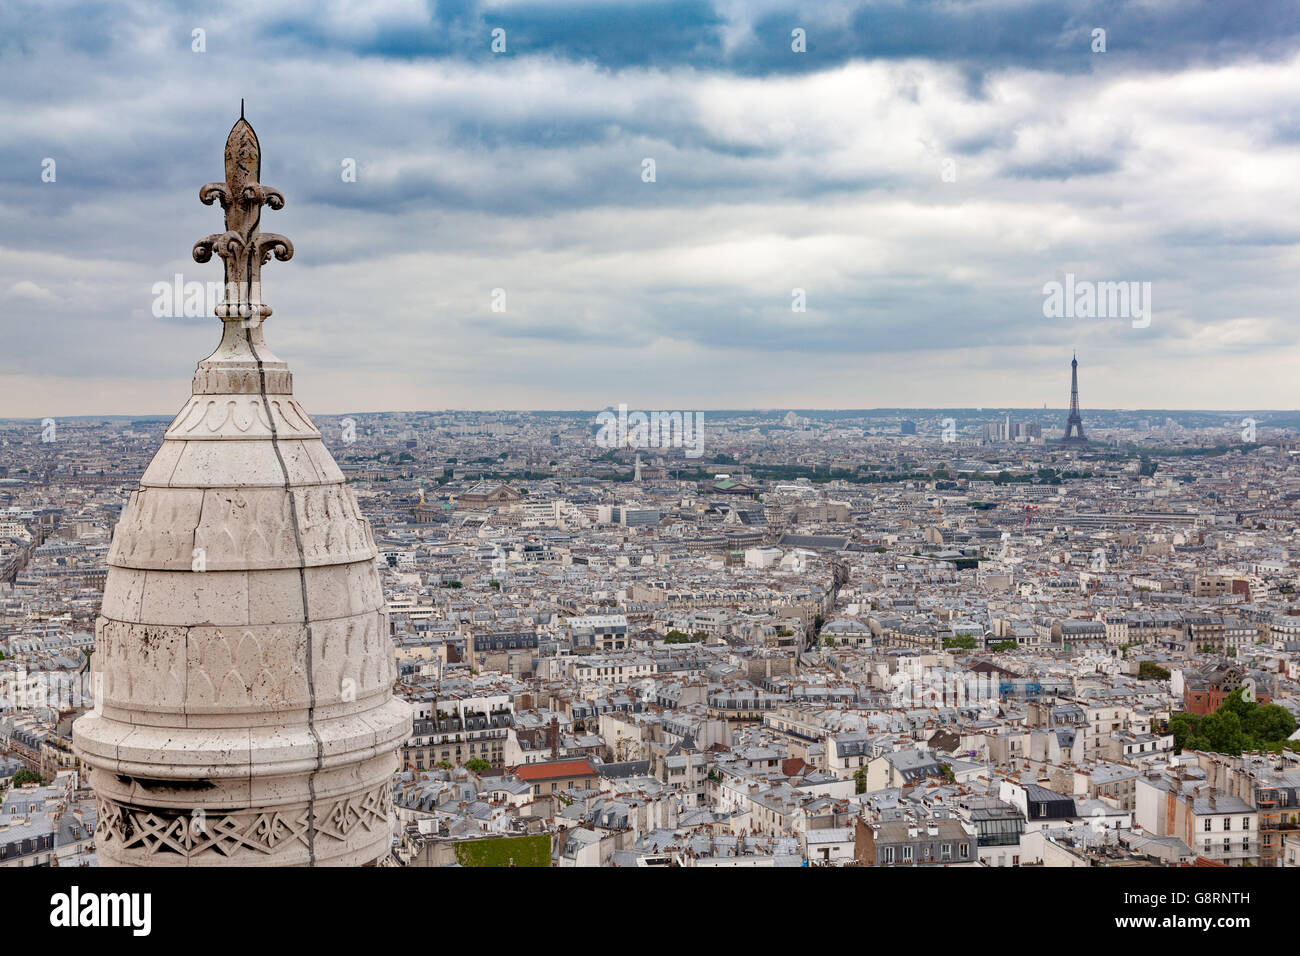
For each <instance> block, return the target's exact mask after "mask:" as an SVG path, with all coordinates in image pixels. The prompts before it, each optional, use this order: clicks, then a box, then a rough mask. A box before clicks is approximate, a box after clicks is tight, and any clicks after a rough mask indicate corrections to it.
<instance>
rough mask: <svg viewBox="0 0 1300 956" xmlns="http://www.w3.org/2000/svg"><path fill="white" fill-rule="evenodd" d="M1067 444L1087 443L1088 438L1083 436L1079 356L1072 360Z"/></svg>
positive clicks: (1065, 441) (1062, 441)
mask: <svg viewBox="0 0 1300 956" xmlns="http://www.w3.org/2000/svg"><path fill="white" fill-rule="evenodd" d="M1061 443H1062V444H1065V445H1086V444H1088V439H1087V438H1085V437H1084V436H1083V416H1082V415H1080V414H1079V357H1078V356H1077V355H1076V356H1075V357H1074V358H1073V359H1072V360H1071V362H1070V417H1069V418H1067V419H1066V420H1065V437H1064V438H1062V439H1061Z"/></svg>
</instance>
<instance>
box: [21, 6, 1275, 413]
mask: <svg viewBox="0 0 1300 956" xmlns="http://www.w3.org/2000/svg"><path fill="white" fill-rule="evenodd" d="M198 29H201V30H202V31H204V32H203V34H202V35H201V38H202V43H199V42H198V41H196V39H195V32H194V31H195V30H198ZM1098 29H1102V30H1104V31H1105V36H1104V41H1105V52H1096V51H1095V50H1094V47H1096V46H1098V41H1097V39H1096V38H1095V36H1094V31H1095V30H1098ZM494 30H503V31H504V34H503V35H502V34H498V37H502V36H503V38H504V43H505V51H504V52H494V51H493V49H492V44H493V31H494ZM796 30H801V31H803V34H802V35H803V37H805V40H804V43H805V45H806V50H805V51H803V52H797V51H795V50H794V49H792V46H796V45H798V43H797V42H796V40H795V39H792V34H793V31H796ZM199 45H201V46H203V47H204V49H203V50H202V51H199V52H196V50H195V49H194V47H195V46H199ZM1298 76H1300V17H1298V16H1297V15H1296V7H1295V5H1294V4H1293V3H1291V2H1285V0H1283V2H1276V3H1254V2H1250V0H1238V2H1233V3H1223V2H1221V0H1207V2H1190V0H1142V2H1133V3H1117V2H1113V0H1112V2H1086V0H1085V2H1076V3H1070V4H1062V3H1059V2H1058V0H972V2H938V0H935V2H918V3H902V2H890V0H885V2H877V0H858V2H847V0H846V2H841V0H830V2H820V3H815V4H802V5H801V4H797V3H792V2H782V0H628V2H615V0H577V2H570V3H542V2H482V3H477V2H472V0H455V2H436V3H435V2H423V0H373V2H365V0H357V2H328V0H304V2H274V3H272V2H264V0H263V2H255V3H221V4H213V3H195V4H177V3H169V2H161V0H159V2H127V3H121V2H118V3H85V2H70V3H63V4H58V5H50V4H47V3H43V2H30V3H29V2H25V0H7V2H5V3H4V4H3V5H0V130H3V132H0V293H3V294H2V295H0V331H2V332H3V335H2V336H0V416H3V417H44V416H56V417H57V416H60V415H64V416H66V415H76V414H110V413H111V414H145V413H153V414H159V413H162V414H170V413H172V412H174V411H175V410H176V409H177V408H178V407H179V406H180V405H181V404H182V402H183V400H184V398H185V397H186V396H187V395H188V392H189V378H190V375H191V373H192V371H193V367H194V365H195V363H196V362H197V361H198V360H199V359H201V358H203V357H204V356H205V355H206V354H207V353H208V352H209V351H211V349H212V347H213V346H214V345H215V343H216V341H217V340H218V339H219V337H220V323H219V321H218V320H217V319H216V318H214V317H211V316H205V317H171V316H164V317H155V315H154V314H153V311H154V310H153V304H154V299H155V293H154V291H153V289H154V285H155V283H158V282H160V281H167V282H171V281H172V280H173V276H174V275H176V274H177V273H180V274H181V275H182V276H183V277H184V281H203V282H206V281H219V280H220V277H221V269H220V265H219V263H217V262H215V261H214V262H212V263H209V264H207V265H198V264H196V263H194V262H193V261H192V260H191V259H190V249H191V247H192V245H193V243H194V241H195V240H197V239H198V238H200V237H202V236H204V235H207V234H209V233H212V232H218V231H220V230H221V228H222V226H221V221H220V214H219V211H218V210H216V209H215V208H213V207H206V206H203V205H201V204H200V203H199V201H198V198H197V192H198V187H199V186H200V185H202V184H203V183H205V182H208V181H211V180H215V179H220V178H222V167H221V157H222V147H223V144H224V141H225V136H226V133H227V131H228V130H229V128H230V126H231V124H232V123H233V121H234V120H235V119H236V118H237V117H238V115H239V100H240V98H241V97H243V98H245V99H246V101H247V116H248V119H249V120H250V122H252V124H253V125H254V127H255V128H256V129H257V132H258V135H259V137H260V139H261V143H262V150H263V165H262V181H263V182H264V183H266V184H268V185H271V186H275V187H278V188H279V189H280V190H282V191H283V192H284V194H285V195H286V197H287V200H288V201H287V205H286V207H285V208H284V209H283V210H281V211H278V212H267V213H266V214H265V215H264V217H263V223H262V225H263V228H264V229H266V230H268V231H275V232H282V233H284V234H286V235H288V236H289V237H290V238H291V239H292V240H293V241H294V243H295V246H296V250H297V252H296V255H295V257H294V259H293V260H292V261H291V262H288V263H280V262H272V263H270V264H269V265H268V266H267V267H266V269H265V271H264V274H263V280H264V282H263V295H264V298H265V299H266V301H268V302H269V303H270V304H271V305H272V307H273V308H274V309H275V314H274V315H273V316H272V317H271V318H270V319H269V320H268V323H267V327H266V332H267V338H268V341H269V342H270V344H271V346H272V347H273V348H274V350H275V352H276V353H277V354H278V355H279V356H280V357H281V358H284V359H286V360H287V361H289V363H290V365H291V367H292V368H293V369H294V372H295V382H296V386H297V391H298V395H299V397H300V398H301V399H302V400H303V401H304V402H305V404H306V406H307V408H308V409H310V410H312V411H316V412H319V413H342V412H349V411H379V410H386V409H441V408H601V407H604V406H607V405H617V404H619V403H620V402H626V403H627V404H628V405H629V406H631V407H633V408H643V409H693V408H698V409H709V408H748V407H760V408H782V407H796V408H818V407H820V408H844V407H847V408H871V407H878V406H899V405H916V406H1004V405H1007V406H1020V407H1036V406H1041V405H1042V404H1043V403H1044V402H1046V403H1047V404H1048V405H1050V406H1052V407H1060V406H1063V405H1064V404H1065V403H1066V401H1067V399H1068V387H1069V361H1070V353H1071V350H1072V349H1076V348H1077V350H1078V352H1079V359H1080V379H1081V397H1082V401H1083V405H1084V407H1085V409H1086V408H1088V407H1093V408H1100V407H1107V408H1120V407H1128V408H1140V407H1149V408H1288V409H1293V408H1296V407H1298V406H1300V400H1298V399H1297V393H1298V392H1300V376H1297V374H1296V373H1297V369H1300V319H1298V317H1297V302H1300V255H1298V252H1300V215H1298V214H1300V199H1298V196H1300V82H1297V77H1298ZM647 159H649V160H653V163H654V181H653V182H646V181H645V176H644V175H643V171H644V169H645V168H646V163H645V161H646V160H647ZM49 160H53V165H52V167H51V164H50V163H49V162H48V161H49ZM348 160H351V161H353V162H354V163H355V168H356V171H357V174H356V181H355V182H348V181H345V177H344V175H343V169H344V166H345V164H346V162H347V161H348ZM50 168H52V169H53V171H54V176H53V178H54V181H53V182H47V181H44V179H43V176H42V173H43V170H47V169H50ZM45 178H49V176H48V175H46V176H45ZM1067 273H1069V274H1072V275H1073V276H1074V277H1075V281H1076V283H1078V282H1108V281H1131V282H1142V283H1145V282H1149V283H1150V284H1151V285H1150V288H1151V303H1150V305H1151V317H1150V322H1149V324H1145V323H1144V322H1142V321H1141V320H1139V321H1136V322H1135V321H1132V320H1130V319H1129V318H1124V317H1119V318H1115V317H1086V318H1084V317H1074V318H1067V317H1059V318H1057V317H1050V318H1049V317H1045V316H1044V298H1045V296H1044V292H1043V289H1044V285H1045V284H1046V283H1050V282H1052V281H1061V282H1063V281H1064V279H1065V276H1066V274H1067ZM796 289H800V290H803V294H804V296H805V298H806V311H803V312H797V311H794V310H793V309H792V303H793V301H794V290H796ZM493 290H504V306H505V308H504V311H494V310H493V302H494V299H493ZM496 301H497V302H498V304H499V303H500V302H501V301H502V300H501V298H499V297H498V299H497V300H496ZM1135 326H1136V327H1135ZM1143 326H1145V327H1143Z"/></svg>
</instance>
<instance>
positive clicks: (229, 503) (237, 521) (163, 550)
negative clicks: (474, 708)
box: [73, 110, 411, 866]
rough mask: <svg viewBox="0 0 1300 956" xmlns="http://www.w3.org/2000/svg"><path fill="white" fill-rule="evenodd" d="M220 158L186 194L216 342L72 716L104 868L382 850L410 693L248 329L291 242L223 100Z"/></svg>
mask: <svg viewBox="0 0 1300 956" xmlns="http://www.w3.org/2000/svg"><path fill="white" fill-rule="evenodd" d="M225 172H226V178H225V182H217V183H209V184H208V185H206V186H204V187H203V188H202V189H200V190H199V199H200V200H201V201H202V202H203V203H204V204H206V205H212V204H213V203H214V202H215V203H219V204H220V206H221V208H222V210H223V211H224V213H225V231H224V232H222V233H217V234H214V235H211V236H208V237H207V238H205V239H201V240H200V241H199V242H198V243H196V244H195V246H194V258H195V260H196V261H198V262H207V261H209V260H210V259H211V257H212V255H213V254H214V253H215V254H216V255H217V256H219V257H220V258H221V259H222V261H223V263H224V265H225V281H226V293H225V298H224V300H223V301H222V303H221V304H220V305H219V306H218V307H217V310H216V313H217V315H218V316H219V317H220V319H221V321H222V323H223V334H222V338H221V343H220V344H219V345H218V346H217V349H216V351H215V352H213V353H212V354H211V355H209V356H208V357H207V358H206V359H204V360H203V361H201V362H200V363H199V364H198V369H197V370H196V372H195V374H194V382H193V394H192V396H191V397H190V399H189V401H187V402H186V403H185V405H184V407H183V408H182V409H181V410H180V412H179V414H177V416H176V418H175V419H174V420H173V421H172V423H171V425H170V426H169V427H168V428H167V431H166V434H165V435H164V437H163V443H162V446H161V447H160V448H159V449H158V453H157V454H156V455H155V456H154V458H153V461H152V462H150V464H149V467H148V468H147V469H146V470H145V473H144V475H143V477H142V478H141V480H140V487H139V488H138V489H137V490H136V491H134V492H132V494H131V497H130V500H129V501H128V503H127V504H126V506H125V508H124V509H123V511H122V516H121V520H120V521H119V522H118V524H117V527H116V529H115V531H114V534H113V542H112V546H111V547H110V549H109V556H108V580H107V583H106V585H105V588H104V600H103V606H102V611H101V615H100V617H99V619H98V621H97V622H96V628H95V632H96V633H95V653H94V655H93V657H92V659H91V667H92V674H93V682H94V686H95V694H94V696H95V707H94V710H93V711H91V712H89V713H87V714H85V715H83V716H82V717H81V718H79V719H78V720H77V722H76V724H75V726H74V728H73V745H74V749H75V750H76V753H77V754H78V756H79V757H80V758H81V760H82V761H83V762H84V763H85V764H86V765H87V766H88V767H89V771H90V784H91V786H92V787H93V788H94V790H95V796H96V801H97V804H98V818H97V820H96V825H95V844H96V850H97V852H98V855H99V860H100V863H101V864H103V865H106V866H130V865H146V866H210V865H218V866H220V865H226V866H293V865H303V866H316V865H330V866H363V865H372V864H377V863H382V862H384V861H385V860H387V858H388V856H389V849H390V845H391V827H390V814H391V777H392V774H393V772H394V771H395V770H396V769H397V754H396V751H397V748H398V747H399V746H400V744H401V743H402V742H403V741H404V740H405V739H406V738H407V736H408V735H409V733H410V729H411V709H410V706H409V705H408V704H407V703H406V702H405V701H402V700H400V699H398V698H395V697H394V696H393V683H394V680H395V678H396V666H395V663H394V654H393V646H392V642H391V640H390V639H389V634H388V617H387V613H386V611H385V609H384V596H383V592H382V589H381V587H380V582H379V573H378V570H377V567H376V564H375V559H376V550H375V543H374V538H373V536H372V535H371V532H370V526H369V524H368V522H367V521H366V519H365V518H364V517H363V516H362V515H361V512H360V510H359V508H358V506H357V501H356V497H355V495H354V494H353V493H352V491H351V489H349V488H348V487H347V485H346V484H345V483H344V478H343V474H342V472H341V471H340V470H339V467H338V465H337V464H336V463H335V461H334V459H333V457H332V456H331V455H330V453H329V451H328V450H327V449H326V447H325V445H324V443H323V442H322V441H321V434H320V432H319V431H318V430H317V429H316V426H315V425H314V424H313V423H312V421H311V419H310V418H309V417H308V416H307V413H306V411H304V410H303V408H302V406H301V405H299V404H298V402H297V401H296V400H295V399H294V396H293V377H292V375H291V374H290V372H289V368H288V366H287V365H286V364H285V363H284V362H282V361H281V360H280V359H278V358H277V357H276V356H275V355H273V354H271V351H270V349H269V348H267V345H266V342H265V340H264V339H263V333H262V324H263V322H264V321H265V320H266V318H267V317H268V316H269V315H270V314H271V309H270V307H269V306H267V305H266V304H265V303H263V302H262V301H261V269H262V266H263V264H265V263H266V262H268V261H269V260H270V258H271V256H273V255H274V256H275V258H276V259H278V260H280V261H287V260H288V259H290V258H291V257H292V256H293V245H292V243H290V242H289V240H288V239H286V238H285V237H284V236H279V235H275V234H272V233H262V232H260V231H259V228H258V227H259V225H260V221H261V213H262V208H263V207H264V206H265V207H268V208H270V209H280V208H281V207H283V205H284V197H283V196H282V195H281V194H280V193H279V192H278V191H277V190H275V189H272V188H270V187H267V186H263V185H262V184H261V183H260V182H259V179H260V173H261V149H260V146H259V144H258V140H257V135H256V134H255V133H254V132H253V128H252V127H251V126H250V125H249V124H248V122H247V121H246V120H245V119H244V118H243V116H242V110H241V116H240V119H239V122H237V123H236V124H235V125H234V127H233V128H232V129H231V131H230V136H229V138H228V139H227V140H226V151H225Z"/></svg>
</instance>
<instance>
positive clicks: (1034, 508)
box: [1025, 505, 1038, 529]
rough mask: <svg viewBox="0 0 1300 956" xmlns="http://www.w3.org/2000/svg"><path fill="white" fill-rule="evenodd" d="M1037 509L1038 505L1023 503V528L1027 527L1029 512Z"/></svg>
mask: <svg viewBox="0 0 1300 956" xmlns="http://www.w3.org/2000/svg"><path fill="white" fill-rule="evenodd" d="M1037 510H1038V505H1025V528H1026V529H1028V528H1029V520H1030V519H1029V515H1030V513H1031V512H1034V511H1037Z"/></svg>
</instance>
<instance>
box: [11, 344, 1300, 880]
mask: <svg viewBox="0 0 1300 956" xmlns="http://www.w3.org/2000/svg"><path fill="white" fill-rule="evenodd" d="M1081 368H1082V371H1081V373H1080V375H1081V381H1082V384H1081V390H1082V391H1083V393H1084V394H1086V384H1087V378H1086V365H1083V366H1081ZM1066 387H1068V381H1067V379H1066V378H1065V377H1064V376H1063V379H1062V388H1063V389H1064V388H1066ZM642 414H643V415H644V417H645V418H644V422H643V421H642V419H639V418H637V417H636V416H637V412H636V411H635V410H632V411H628V410H627V409H626V408H624V409H622V417H623V420H624V421H623V425H622V426H619V424H618V417H619V410H618V409H617V407H613V408H611V409H606V410H605V415H604V416H603V417H601V415H600V413H598V412H558V411H557V412H491V413H487V412H478V413H476V412H465V411H460V412H428V413H390V414H361V413H358V414H354V415H342V416H317V417H316V418H315V423H316V425H317V427H318V428H319V429H320V431H321V434H322V436H323V439H324V442H325V444H326V446H327V447H328V448H329V450H330V452H331V453H332V455H333V456H334V458H335V459H336V460H337V461H338V463H339V467H340V468H341V469H342V471H343V474H344V475H345V476H346V480H347V483H348V485H349V486H350V487H351V488H352V489H353V490H354V491H355V493H356V495H357V498H358V500H359V502H360V504H361V507H362V509H363V510H364V512H365V514H366V516H367V518H368V519H369V521H370V525H371V527H372V529H373V533H374V540H375V544H376V547H377V550H378V568H379V572H380V577H381V580H382V586H383V593H384V597H385V599H386V602H387V610H388V620H389V624H390V629H391V638H392V641H393V643H394V645H395V646H396V651H397V666H398V677H397V684H396V690H397V693H398V694H399V695H400V697H401V698H403V699H405V700H407V701H409V702H410V703H411V704H412V706H413V708H414V716H415V719H414V725H413V730H412V733H411V736H410V737H409V739H406V740H405V741H404V742H403V744H402V746H401V757H400V769H399V771H398V772H397V773H396V775H395V777H394V781H393V788H392V804H393V811H394V824H393V833H392V847H391V853H392V860H393V862H396V863H402V864H407V865H421V866H437V865H448V864H451V863H453V862H457V861H459V862H461V863H465V862H466V861H469V860H481V861H482V864H483V865H492V863H493V861H495V862H496V863H502V862H503V861H505V860H513V862H514V865H540V866H548V865H549V866H798V865H805V864H809V865H817V866H824V865H848V864H853V865H859V866H888V865H901V864H907V865H970V866H977V865H983V866H1016V865H1021V866H1028V865H1046V866H1082V865H1123V864H1134V863H1142V864H1157V865H1179V864H1186V863H1189V862H1193V861H1196V860H1203V861H1213V862H1214V863H1226V864H1229V865H1243V864H1251V865H1258V866H1288V865H1289V866H1295V865H1298V864H1300V836H1297V833H1300V828H1298V827H1297V823H1298V822H1300V821H1298V818H1297V814H1300V803H1298V802H1297V798H1298V797H1300V754H1298V753H1297V752H1296V751H1297V748H1298V745H1297V741H1298V740H1300V734H1297V733H1296V720H1295V718H1296V717H1297V716H1300V682H1298V679H1300V604H1297V602H1296V586H1297V583H1298V581H1300V552H1298V549H1297V545H1296V541H1295V528H1296V524H1297V522H1296V517H1297V503H1298V502H1300V467H1297V454H1300V442H1298V441H1297V434H1298V432H1297V425H1298V424H1300V422H1298V421H1297V418H1298V417H1300V416H1297V413H1294V412H1291V413H1285V412H1276V411H1259V412H1254V413H1250V414H1249V415H1247V414H1244V413H1241V412H1236V411H1234V412H1214V411H1205V412H1188V411H1179V412H1162V411H1107V412H1089V411H1087V410H1086V408H1085V409H1084V413H1083V420H1084V423H1085V428H1086V438H1087V440H1086V443H1085V444H1081V445H1065V444H1062V442H1061V437H1062V435H1063V433H1064V428H1063V426H1064V424H1065V418H1066V416H1067V414H1068V413H1067V411H1066V410H1065V409H1056V410H1027V409H981V410H974V409H924V410H922V409H914V410H908V409H875V410H856V411H855V410H845V411H816V410H789V411H781V412H777V411H769V412H760V411H716V410H713V411H703V412H699V413H698V420H697V422H696V425H697V427H698V428H699V429H700V432H701V438H702V440H701V444H700V446H699V447H701V448H702V450H703V453H702V455H699V456H696V457H689V455H690V453H691V452H692V448H690V447H683V446H682V443H681V442H680V441H679V442H678V443H677V447H671V446H672V445H673V442H674V437H677V438H680V429H681V427H682V422H683V413H680V412H678V413H676V417H675V418H674V417H672V416H673V413H653V414H652V413H650V412H643V413H642ZM684 414H685V418H686V420H687V430H688V431H689V429H690V427H691V422H690V419H691V417H692V415H693V414H695V413H690V412H687V413H684ZM168 421H169V419H165V418H162V417H157V418H152V417H151V418H143V419H134V420H123V419H112V418H108V419H103V418H96V417H93V416H92V417H85V418H75V419H67V420H58V421H46V422H44V423H42V422H38V421H15V420H6V421H3V422H0V564H2V565H3V571H2V572H0V579H2V580H3V585H2V586H0V647H3V649H4V655H5V659H4V681H5V684H4V688H5V691H6V693H5V699H4V703H5V709H4V716H3V721H2V723H0V735H2V739H3V742H4V745H5V748H6V753H7V754H8V756H7V757H6V758H5V765H4V767H5V773H6V774H8V775H13V774H15V773H17V774H22V775H23V777H21V778H19V780H20V781H21V780H23V779H28V778H32V777H33V775H39V777H40V781H41V785H40V786H36V787H34V788H33V786H32V785H31V784H30V783H29V784H27V785H26V786H18V785H16V786H12V787H11V788H10V789H9V791H8V792H7V794H6V796H5V812H4V820H5V821H7V823H6V829H7V830H8V831H9V837H8V838H7V839H4V840H0V850H3V851H4V853H5V857H4V858H3V862H4V863H5V865H28V864H29V863H30V862H31V861H32V860H38V861H48V862H57V863H60V864H62V865H74V864H76V863H77V862H83V861H91V860H93V859H94V854H95V846H94V831H95V814H96V810H95V806H94V803H93V801H91V800H90V799H89V795H88V791H86V790H84V789H82V786H83V785H82V782H81V781H80V780H79V779H78V770H77V766H78V762H77V759H76V757H75V755H74V754H73V752H72V749H71V732H70V725H71V720H72V718H73V717H74V716H75V715H76V714H77V713H78V712H80V711H81V710H83V709H85V708H86V707H91V706H93V701H89V700H84V699H80V698H79V697H78V695H79V694H80V693H81V692H82V690H83V689H84V688H85V687H86V686H87V685H86V683H85V676H86V674H88V673H89V668H88V666H87V661H88V655H89V654H90V651H91V649H92V648H93V646H94V629H95V624H94V621H95V617H96V615H97V614H98V613H99V611H100V606H101V593H102V589H103V586H104V581H105V574H106V570H107V568H106V556H107V554H108V551H109V539H110V536H111V534H112V533H113V530H114V525H115V523H116V522H117V521H118V518H119V514H120V512H121V509H122V507H123V505H124V503H125V502H126V501H127V498H128V496H129V495H130V494H131V492H132V490H133V489H134V488H135V487H136V486H137V485H138V484H139V482H140V480H141V476H142V474H143V473H144V470H145V467H146V465H147V464H148V462H149V460H150V458H151V457H152V456H153V454H154V452H155V450H156V449H157V448H158V446H159V443H160V441H161V440H162V436H163V432H164V430H165V428H166V426H167V422H168ZM650 423H654V424H655V425H656V431H657V432H658V433H657V434H653V435H652V434H649V427H648V426H649V424H650ZM674 429H677V430H678V431H676V432H675V431H674ZM692 437H693V436H692ZM611 438H613V439H614V440H613V441H611V440H610V439H611ZM1239 688H1247V690H1246V691H1245V692H1239V693H1237V694H1236V697H1235V698H1234V697H1232V696H1231V695H1232V693H1233V692H1234V691H1238V689H1239ZM56 695H57V696H58V698H59V699H55V696H56ZM1243 697H1246V698H1247V699H1245V700H1243V699H1241V698H1243ZM46 698H48V699H46ZM1230 715H1231V716H1230ZM56 805H57V806H58V807H59V808H60V810H59V811H58V812H55V813H50V814H43V813H41V812H40V811H41V809H42V808H45V809H48V808H50V807H53V806H56ZM1170 807H1172V808H1173V809H1169V808H1170ZM0 836H4V834H0Z"/></svg>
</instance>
